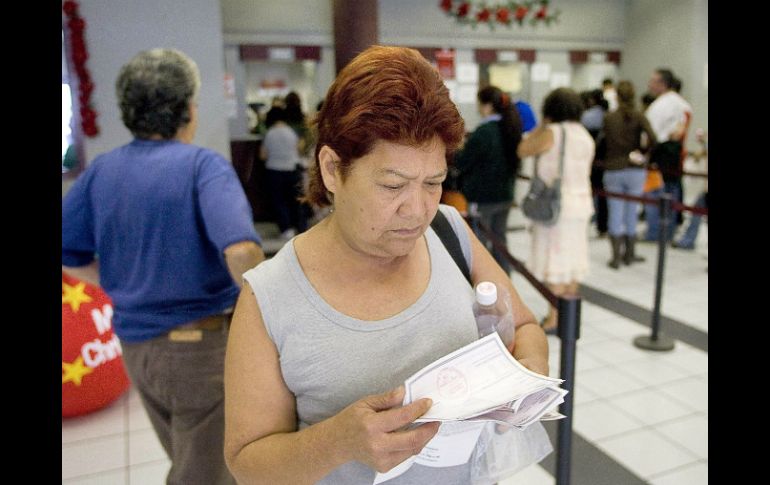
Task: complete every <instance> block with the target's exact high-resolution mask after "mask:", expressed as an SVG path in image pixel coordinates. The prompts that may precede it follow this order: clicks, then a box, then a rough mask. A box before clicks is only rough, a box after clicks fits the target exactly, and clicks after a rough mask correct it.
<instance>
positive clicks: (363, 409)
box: [331, 386, 440, 473]
mask: <svg viewBox="0 0 770 485" xmlns="http://www.w3.org/2000/svg"><path fill="white" fill-rule="evenodd" d="M403 400H404V386H399V387H398V388H396V389H393V390H391V391H388V392H386V393H383V394H376V395H371V396H366V397H363V398H361V399H359V400H358V401H356V402H354V403H353V404H351V405H349V406H348V407H346V408H345V409H343V410H342V411H340V412H339V413H338V414H337V415H335V416H334V417H333V418H331V420H332V421H333V425H332V426H331V429H333V430H335V431H334V433H335V436H334V438H333V439H334V441H333V442H335V443H339V445H340V451H341V452H342V453H344V461H349V460H356V461H359V462H361V463H363V464H365V465H368V466H369V467H371V468H373V469H375V470H377V471H378V472H380V473H384V472H386V471H388V470H390V469H391V468H393V467H395V466H396V465H398V464H399V463H401V462H402V461H404V460H406V459H407V458H409V457H410V456H412V455H416V454H418V453H420V451H421V450H422V448H423V447H424V446H425V445H426V444H427V443H428V441H430V440H431V439H432V438H433V436H435V435H436V433H437V432H438V429H439V425H440V423H438V422H432V423H424V424H421V425H419V426H417V427H416V428H413V429H402V428H404V427H405V426H407V425H408V424H410V423H412V422H414V420H415V419H417V418H419V417H420V416H422V415H423V414H425V413H426V412H427V411H428V409H430V407H431V406H432V404H433V403H432V401H431V400H430V399H428V398H425V399H418V400H417V401H414V402H413V403H411V404H407V405H406V406H401V403H402V402H403Z"/></svg>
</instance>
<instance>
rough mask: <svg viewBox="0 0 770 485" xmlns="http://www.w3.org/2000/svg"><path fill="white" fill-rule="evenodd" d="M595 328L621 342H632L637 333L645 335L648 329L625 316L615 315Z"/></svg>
mask: <svg viewBox="0 0 770 485" xmlns="http://www.w3.org/2000/svg"><path fill="white" fill-rule="evenodd" d="M597 330H598V331H599V332H600V333H603V334H604V335H607V336H608V337H610V338H612V339H616V340H621V341H623V342H633V339H634V338H635V337H637V336H639V335H647V334H649V332H650V330H649V329H648V328H647V327H644V326H642V325H639V324H638V323H636V322H631V321H630V320H628V319H627V318H623V317H620V316H618V315H615V317H614V318H611V319H607V320H604V321H602V322H601V325H598V326H597Z"/></svg>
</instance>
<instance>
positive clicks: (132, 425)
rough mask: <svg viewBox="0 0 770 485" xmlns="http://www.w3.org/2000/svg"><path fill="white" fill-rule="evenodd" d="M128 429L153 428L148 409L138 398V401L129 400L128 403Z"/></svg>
mask: <svg viewBox="0 0 770 485" xmlns="http://www.w3.org/2000/svg"><path fill="white" fill-rule="evenodd" d="M128 429H129V430H130V431H140V430H143V429H152V423H151V422H150V418H149V417H148V416H147V411H145V410H144V406H142V403H141V402H140V401H139V400H138V399H137V401H136V402H129V405H128Z"/></svg>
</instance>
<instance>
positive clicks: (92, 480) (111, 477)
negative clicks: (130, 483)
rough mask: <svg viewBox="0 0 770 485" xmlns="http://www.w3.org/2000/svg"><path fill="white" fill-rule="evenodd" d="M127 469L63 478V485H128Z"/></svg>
mask: <svg viewBox="0 0 770 485" xmlns="http://www.w3.org/2000/svg"><path fill="white" fill-rule="evenodd" d="M126 473H127V472H126V469H125V468H120V469H118V470H112V471H109V472H104V473H96V474H94V475H89V476H85V477H76V478H69V479H67V480H62V482H61V483H62V485H126Z"/></svg>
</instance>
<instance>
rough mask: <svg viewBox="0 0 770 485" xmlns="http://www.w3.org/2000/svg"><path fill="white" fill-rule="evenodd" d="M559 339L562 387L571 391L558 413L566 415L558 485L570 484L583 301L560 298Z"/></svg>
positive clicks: (560, 434)
mask: <svg viewBox="0 0 770 485" xmlns="http://www.w3.org/2000/svg"><path fill="white" fill-rule="evenodd" d="M557 309H558V315H559V331H558V333H559V339H561V368H560V371H559V377H560V378H562V379H564V383H563V384H562V388H563V389H565V390H567V391H569V392H568V393H567V395H566V396H564V402H563V403H562V404H561V406H560V409H559V412H560V413H561V414H563V415H565V416H566V418H563V419H561V420H559V424H558V445H557V448H556V485H569V482H570V475H571V471H572V464H571V461H572V418H573V408H572V404H573V400H574V394H575V356H576V354H577V339H578V338H580V298H579V297H574V296H573V297H568V298H565V297H559V301H558V306H557Z"/></svg>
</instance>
